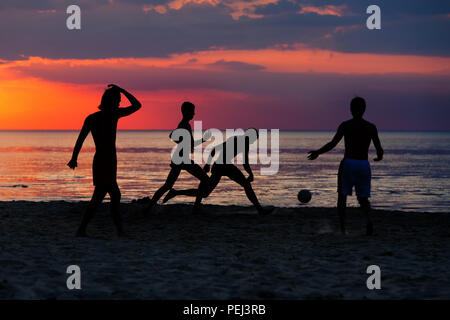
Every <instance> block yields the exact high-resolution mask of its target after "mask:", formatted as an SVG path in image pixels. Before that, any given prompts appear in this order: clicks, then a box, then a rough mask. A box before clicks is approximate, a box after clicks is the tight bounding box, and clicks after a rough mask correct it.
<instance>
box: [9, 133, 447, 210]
mask: <svg viewBox="0 0 450 320" xmlns="http://www.w3.org/2000/svg"><path fill="white" fill-rule="evenodd" d="M168 134H169V132H168V131H167V132H166V131H119V132H118V136H117V149H118V161H119V162H118V182H119V186H120V188H121V191H122V197H123V200H124V201H130V200H131V199H136V198H140V197H145V196H151V195H152V194H153V193H154V192H155V191H156V189H157V188H158V187H159V186H161V185H162V184H163V183H164V181H165V178H166V176H167V174H168V172H169V169H170V167H169V162H170V151H171V148H172V146H173V143H172V142H171V140H169V138H168ZM77 135H78V132H75V131H52V132H47V131H1V132H0V200H1V201H9V200H31V201H49V200H68V201H78V200H88V199H90V196H91V194H92V191H93V186H92V180H91V164H92V157H93V152H94V148H93V141H92V137H91V136H88V138H87V140H86V142H85V145H84V147H83V149H82V151H81V154H80V156H79V159H78V164H79V167H78V168H77V169H76V170H75V171H72V170H70V169H69V168H68V167H67V166H66V163H67V162H68V161H69V160H70V157H71V154H72V148H73V145H74V143H75V140H76V138H77ZM332 136H333V133H332V132H297V131H296V132H294V131H286V132H281V133H280V151H279V172H278V174H276V175H273V176H262V175H260V174H259V170H258V168H259V166H258V165H256V166H254V173H255V180H254V183H253V186H254V189H255V192H256V194H257V196H258V198H259V199H260V201H261V202H262V204H263V205H275V206H284V207H293V206H294V207H295V206H299V203H298V201H297V198H296V197H297V192H298V191H299V190H300V189H309V190H311V191H312V193H313V198H312V200H311V202H310V203H309V204H308V206H324V207H333V206H335V202H336V173H337V169H338V166H339V161H340V159H341V158H342V154H343V141H342V142H341V143H340V144H339V146H338V147H337V148H336V149H335V150H333V151H332V152H330V153H328V154H325V155H322V156H321V157H320V158H319V159H317V160H316V161H308V160H307V159H306V153H307V151H309V150H312V149H317V148H318V147H320V146H322V145H323V144H324V143H326V142H328V141H329V140H330V139H331V138H332ZM380 138H381V142H382V144H383V147H384V149H385V159H384V160H383V161H382V162H379V163H375V162H373V161H371V165H372V175H373V180H372V204H373V205H374V207H376V208H386V209H397V210H407V211H429V212H450V209H449V205H450V200H449V199H450V191H449V190H450V188H449V187H450V179H449V177H450V132H381V133H380ZM374 157H375V152H374V149H373V147H371V154H370V159H373V158H374ZM197 185H198V181H197V180H195V178H192V177H190V176H189V175H188V174H187V173H182V174H181V176H180V179H179V181H178V182H177V184H176V188H179V189H181V188H193V187H196V186H197ZM192 201H193V199H192V198H185V197H180V198H177V199H174V200H173V202H192ZM204 203H209V204H221V205H249V201H248V200H247V198H246V196H245V193H244V192H243V190H242V189H241V187H240V186H238V185H236V184H234V183H232V182H231V181H229V180H228V179H227V178H223V179H222V181H221V183H220V184H219V186H218V187H217V189H216V190H215V191H214V192H213V193H212V194H211V196H210V198H208V199H206V200H205V201H204ZM349 204H350V205H356V199H355V197H352V198H351V199H349Z"/></svg>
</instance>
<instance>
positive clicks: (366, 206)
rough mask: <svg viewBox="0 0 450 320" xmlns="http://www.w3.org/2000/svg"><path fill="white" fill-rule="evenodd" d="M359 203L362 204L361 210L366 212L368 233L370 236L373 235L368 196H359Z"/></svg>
mask: <svg viewBox="0 0 450 320" xmlns="http://www.w3.org/2000/svg"><path fill="white" fill-rule="evenodd" d="M358 202H359V205H360V206H361V210H362V211H363V212H364V215H365V216H366V223H367V224H366V234H367V235H368V236H371V235H372V234H373V224H372V220H371V219H370V209H371V208H370V202H369V199H368V198H359V197H358Z"/></svg>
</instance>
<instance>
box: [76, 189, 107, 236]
mask: <svg viewBox="0 0 450 320" xmlns="http://www.w3.org/2000/svg"><path fill="white" fill-rule="evenodd" d="M106 192H107V191H106V189H105V188H102V187H95V190H94V193H93V194H92V198H91V201H90V202H89V204H88V206H87V208H86V211H85V212H84V215H83V218H82V220H81V225H80V227H79V228H78V230H77V233H76V236H77V237H86V236H87V235H86V228H87V225H88V224H89V221H91V219H92V217H93V216H94V214H95V211H96V210H97V208H98V206H99V205H100V204H101V203H102V201H103V198H105V195H106Z"/></svg>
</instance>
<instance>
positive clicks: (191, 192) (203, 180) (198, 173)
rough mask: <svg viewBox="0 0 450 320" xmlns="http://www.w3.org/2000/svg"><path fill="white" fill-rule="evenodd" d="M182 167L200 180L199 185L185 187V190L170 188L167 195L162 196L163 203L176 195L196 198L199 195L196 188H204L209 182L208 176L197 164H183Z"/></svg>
mask: <svg viewBox="0 0 450 320" xmlns="http://www.w3.org/2000/svg"><path fill="white" fill-rule="evenodd" d="M183 169H185V170H186V171H187V172H189V173H190V174H191V175H192V176H194V177H196V178H197V179H198V180H200V184H199V187H198V188H197V189H186V190H175V189H170V190H169V192H168V193H167V195H166V196H165V197H164V199H163V203H166V202H167V201H169V200H170V199H173V198H175V197H176V196H190V197H196V198H198V196H199V193H198V190H204V189H206V186H207V185H208V182H209V177H208V175H207V174H206V172H205V171H204V170H203V169H202V168H201V167H200V166H199V165H198V164H192V165H187V166H184V167H183Z"/></svg>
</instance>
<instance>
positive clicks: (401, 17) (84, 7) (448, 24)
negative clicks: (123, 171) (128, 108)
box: [0, 0, 450, 130]
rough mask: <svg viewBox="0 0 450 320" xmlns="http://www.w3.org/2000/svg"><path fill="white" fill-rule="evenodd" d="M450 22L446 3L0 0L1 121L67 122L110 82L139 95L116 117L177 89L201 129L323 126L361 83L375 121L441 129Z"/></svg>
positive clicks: (173, 107)
mask: <svg viewBox="0 0 450 320" xmlns="http://www.w3.org/2000/svg"><path fill="white" fill-rule="evenodd" d="M70 4H77V5H79V6H80V8H81V20H82V21H81V26H82V29H81V30H72V31H70V30H68V29H67V28H66V18H67V17H68V14H66V8H67V6H69V5H70ZM371 4H377V5H379V6H380V8H381V27H382V29H381V30H368V29H367V28H366V19H367V17H368V16H369V15H368V14H366V8H367V7H368V6H369V5H371ZM449 31H450V2H449V1H418V0H409V1H392V0H390V1H376V2H374V1H361V0H343V1H332V0H329V1H322V0H319V1H303V0H247V1H245V0H225V1H224V0H168V1H167V0H153V1H152V0H128V1H127V0H110V1H107V0H103V1H102V0H96V1H92V0H89V1H88V0H81V1H72V0H70V1H57V0H42V1H25V0H14V1H13V0H11V1H10V0H2V1H1V2H0V43H1V45H0V130H10V129H14V130H16V129H17V130H18V129H79V128H80V127H81V125H82V122H83V120H84V118H85V117H86V116H87V115H88V114H89V113H92V112H95V111H97V106H98V104H99V102H100V98H101V95H102V93H103V90H104V89H105V88H106V85H107V84H108V83H115V84H118V85H120V86H122V87H124V88H125V89H127V90H129V91H130V92H132V93H133V94H135V95H136V97H137V98H138V99H139V100H140V101H141V102H142V103H143V108H142V110H140V111H139V113H137V114H135V115H133V116H131V117H128V118H126V119H123V120H121V122H120V123H119V128H121V129H169V128H173V127H175V126H176V125H177V123H178V121H179V107H180V105H181V103H182V102H183V101H185V100H189V101H191V102H193V103H194V104H195V105H196V106H197V110H196V118H197V119H198V120H203V126H204V127H215V128H237V127H243V128H247V127H259V128H280V129H299V130H302V129H303V130H310V129H314V130H321V129H335V128H336V127H337V125H338V124H339V122H341V121H342V120H345V119H347V118H349V116H350V113H349V101H350V100H351V98H353V97H354V96H355V95H359V96H363V97H365V98H366V101H367V105H368V106H367V108H368V109H367V113H366V118H367V119H368V120H369V121H373V122H375V123H376V124H377V126H378V127H379V128H380V129H381V130H450V121H449V119H450V42H449V41H448V39H449V38H450V34H449ZM123 100H126V99H123Z"/></svg>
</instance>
